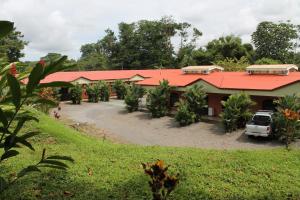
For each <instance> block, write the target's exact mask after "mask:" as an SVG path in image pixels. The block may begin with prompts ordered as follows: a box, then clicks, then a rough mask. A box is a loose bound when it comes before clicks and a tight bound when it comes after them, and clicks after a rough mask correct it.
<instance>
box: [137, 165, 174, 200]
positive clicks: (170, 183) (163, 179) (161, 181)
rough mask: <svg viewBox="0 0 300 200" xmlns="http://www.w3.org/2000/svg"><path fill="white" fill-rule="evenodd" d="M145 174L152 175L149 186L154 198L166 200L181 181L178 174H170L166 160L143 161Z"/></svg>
mask: <svg viewBox="0 0 300 200" xmlns="http://www.w3.org/2000/svg"><path fill="white" fill-rule="evenodd" d="M142 166H143V168H144V171H145V174H147V175H148V176H149V177H150V179H151V180H150V181H149V186H150V188H151V192H152V198H153V200H166V199H168V197H169V196H170V194H171V192H173V191H174V190H175V188H176V186H177V185H178V183H179V179H178V174H177V175H176V176H171V175H169V174H168V169H169V166H166V167H165V166H164V161H162V160H158V161H157V162H155V163H142Z"/></svg>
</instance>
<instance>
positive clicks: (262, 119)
mask: <svg viewBox="0 0 300 200" xmlns="http://www.w3.org/2000/svg"><path fill="white" fill-rule="evenodd" d="M245 134H246V135H248V136H261V137H269V136H271V135H272V134H273V111H270V110H260V111H258V112H256V113H255V114H254V115H253V117H252V119H251V121H250V122H249V123H247V124H246V131H245Z"/></svg>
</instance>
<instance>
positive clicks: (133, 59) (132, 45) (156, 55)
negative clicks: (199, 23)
mask: <svg viewBox="0 0 300 200" xmlns="http://www.w3.org/2000/svg"><path fill="white" fill-rule="evenodd" d="M187 25H188V24H187V23H177V22H175V21H174V20H173V19H172V18H171V17H163V18H162V19H160V20H140V21H138V22H134V23H124V22H122V23H120V24H119V33H118V36H116V35H115V33H114V32H113V31H111V30H109V29H108V30H106V35H105V36H104V37H103V38H102V39H100V40H99V41H98V42H97V43H92V44H86V45H83V46H82V47H81V52H82V56H81V60H84V59H86V60H89V59H92V58H90V57H89V56H88V55H91V54H93V55H94V56H95V55H98V57H99V58H100V57H103V58H104V57H105V58H106V62H107V63H106V64H107V65H108V66H109V68H114V69H141V68H142V69H143V68H155V67H160V68H161V67H172V66H173V65H174V64H175V56H174V55H175V52H174V46H173V44H172V42H171V39H172V37H174V36H175V35H176V34H177V33H178V32H180V31H182V30H183V27H185V26H187ZM197 31H198V30H197ZM195 32H196V31H195ZM197 33H198V34H200V33H201V32H200V31H198V32H197ZM100 55H101V56H100Z"/></svg>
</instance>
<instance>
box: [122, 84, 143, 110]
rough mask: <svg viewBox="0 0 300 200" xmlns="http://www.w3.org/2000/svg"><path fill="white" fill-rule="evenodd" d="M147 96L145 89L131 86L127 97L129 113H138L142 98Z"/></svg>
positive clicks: (128, 88)
mask: <svg viewBox="0 0 300 200" xmlns="http://www.w3.org/2000/svg"><path fill="white" fill-rule="evenodd" d="M144 94H145V89H144V88H142V87H141V86H139V85H135V84H131V85H130V86H129V87H127V92H126V95H125V104H126V109H127V110H128V111H129V112H133V111H137V110H138V108H139V103H140V98H141V97H143V96H144Z"/></svg>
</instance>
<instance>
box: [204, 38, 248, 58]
mask: <svg viewBox="0 0 300 200" xmlns="http://www.w3.org/2000/svg"><path fill="white" fill-rule="evenodd" d="M206 49H207V51H208V52H209V53H210V54H212V55H213V57H214V61H217V60H224V59H226V58H231V59H240V58H241V57H243V56H244V57H247V58H248V60H249V61H250V62H251V61H252V57H253V54H254V51H253V47H252V45H251V44H248V43H246V44H243V43H242V39H241V38H240V37H237V36H234V35H228V36H225V37H220V38H218V39H214V40H212V41H210V42H208V44H207V46H206Z"/></svg>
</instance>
